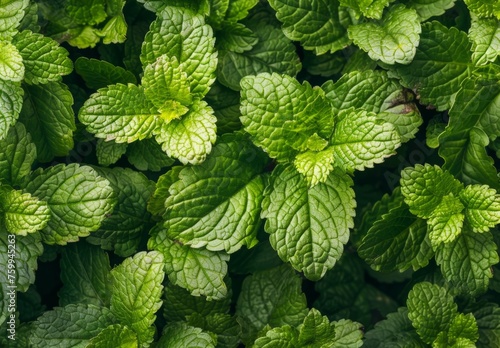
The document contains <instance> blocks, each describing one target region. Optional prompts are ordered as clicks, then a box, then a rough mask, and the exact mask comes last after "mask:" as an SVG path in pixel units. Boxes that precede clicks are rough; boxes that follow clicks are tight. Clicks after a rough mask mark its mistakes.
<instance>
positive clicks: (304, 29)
mask: <svg viewBox="0 0 500 348" xmlns="http://www.w3.org/2000/svg"><path fill="white" fill-rule="evenodd" d="M269 4H270V5H271V7H272V8H273V9H274V10H275V11H276V17H277V18H278V20H279V21H280V22H282V23H283V32H284V33H285V35H286V36H287V37H288V38H289V39H290V40H293V41H300V43H301V45H302V46H303V47H304V48H305V49H306V50H314V53H315V54H317V55H320V54H323V53H326V52H331V53H333V52H335V51H339V50H341V49H343V48H344V47H347V46H348V45H349V43H350V42H349V38H348V37H347V31H346V28H345V24H344V23H343V22H345V21H346V20H345V18H344V15H345V14H344V13H343V11H344V10H340V9H339V2H338V1H337V0H334V1H323V0H322V1H318V2H314V3H312V2H302V1H299V0H271V1H269ZM349 24H350V23H349Z"/></svg>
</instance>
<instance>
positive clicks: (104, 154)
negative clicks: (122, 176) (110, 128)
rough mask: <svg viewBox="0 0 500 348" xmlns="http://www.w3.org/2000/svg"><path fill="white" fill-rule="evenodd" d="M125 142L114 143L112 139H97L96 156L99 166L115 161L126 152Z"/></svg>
mask: <svg viewBox="0 0 500 348" xmlns="http://www.w3.org/2000/svg"><path fill="white" fill-rule="evenodd" d="M127 146H128V144H127V143H115V142H114V141H113V140H110V141H106V140H104V139H102V138H101V139H97V145H96V150H95V152H96V156H97V162H99V164H100V165H101V166H105V167H106V166H109V165H110V164H114V163H116V162H117V161H118V160H119V159H120V158H121V157H122V156H123V155H124V154H125V152H127Z"/></svg>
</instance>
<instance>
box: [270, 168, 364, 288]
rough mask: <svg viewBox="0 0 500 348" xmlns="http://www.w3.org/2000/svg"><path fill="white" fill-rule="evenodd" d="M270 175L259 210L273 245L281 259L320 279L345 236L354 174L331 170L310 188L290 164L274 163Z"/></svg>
mask: <svg viewBox="0 0 500 348" xmlns="http://www.w3.org/2000/svg"><path fill="white" fill-rule="evenodd" d="M272 178H273V179H272V180H273V183H272V186H271V187H272V190H271V192H270V193H269V194H268V195H267V196H266V197H264V201H263V203H262V213H261V216H262V217H263V218H265V219H267V221H266V225H265V229H266V231H267V232H268V233H269V234H270V235H271V236H270V237H269V239H270V242H271V245H272V246H273V248H274V249H275V250H276V251H277V252H278V255H279V256H280V258H281V259H282V260H284V261H286V262H290V263H291V264H292V266H293V267H294V268H295V269H297V270H299V271H302V272H304V275H305V276H306V277H307V278H308V279H311V280H318V279H320V278H321V277H323V275H324V274H325V272H326V271H327V270H328V269H330V268H332V267H333V266H334V264H335V262H336V261H337V260H338V259H339V258H340V256H341V255H342V252H343V249H344V244H346V243H347V241H348V239H349V228H352V227H353V216H354V207H355V201H354V192H353V191H352V189H351V188H350V186H351V185H352V179H351V178H350V177H349V176H348V175H347V174H345V173H343V172H341V171H339V170H337V169H334V170H333V171H332V172H331V173H330V175H329V176H328V179H327V181H326V182H324V183H319V184H317V185H316V186H314V187H312V188H309V187H308V186H307V182H306V180H305V179H304V178H303V177H302V175H301V174H299V173H298V172H297V171H296V170H295V169H294V168H293V167H292V166H290V165H288V166H279V167H277V168H276V169H275V171H274V172H273V174H272Z"/></svg>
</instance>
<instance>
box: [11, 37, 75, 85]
mask: <svg viewBox="0 0 500 348" xmlns="http://www.w3.org/2000/svg"><path fill="white" fill-rule="evenodd" d="M12 43H13V44H14V45H15V46H16V47H17V49H18V50H19V53H20V54H21V56H22V57H23V64H24V68H25V74H24V81H26V83H28V84H39V83H47V82H49V81H61V80H62V76H63V75H68V74H69V73H71V71H72V70H73V63H72V62H71V60H70V59H69V58H68V54H69V53H68V51H66V49H64V48H63V47H60V46H59V44H58V43H57V41H55V40H53V39H51V38H49V37H46V36H43V35H41V34H38V33H33V32H31V31H30V30H24V31H22V32H20V33H18V34H16V35H15V36H14V39H13V40H12Z"/></svg>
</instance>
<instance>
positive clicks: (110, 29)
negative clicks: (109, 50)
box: [100, 13, 127, 45]
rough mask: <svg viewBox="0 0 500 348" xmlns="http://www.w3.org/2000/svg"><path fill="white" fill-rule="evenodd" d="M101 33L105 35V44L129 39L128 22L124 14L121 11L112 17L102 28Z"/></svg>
mask: <svg viewBox="0 0 500 348" xmlns="http://www.w3.org/2000/svg"><path fill="white" fill-rule="evenodd" d="M100 35H102V36H103V38H102V43H103V44H105V45H108V44H111V43H115V44H117V43H123V42H124V41H125V40H126V39H127V22H126V21H125V17H124V16H123V14H121V13H119V14H117V15H116V16H113V17H111V18H110V19H109V20H108V21H107V22H106V25H105V26H104V28H102V30H101V32H100Z"/></svg>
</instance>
